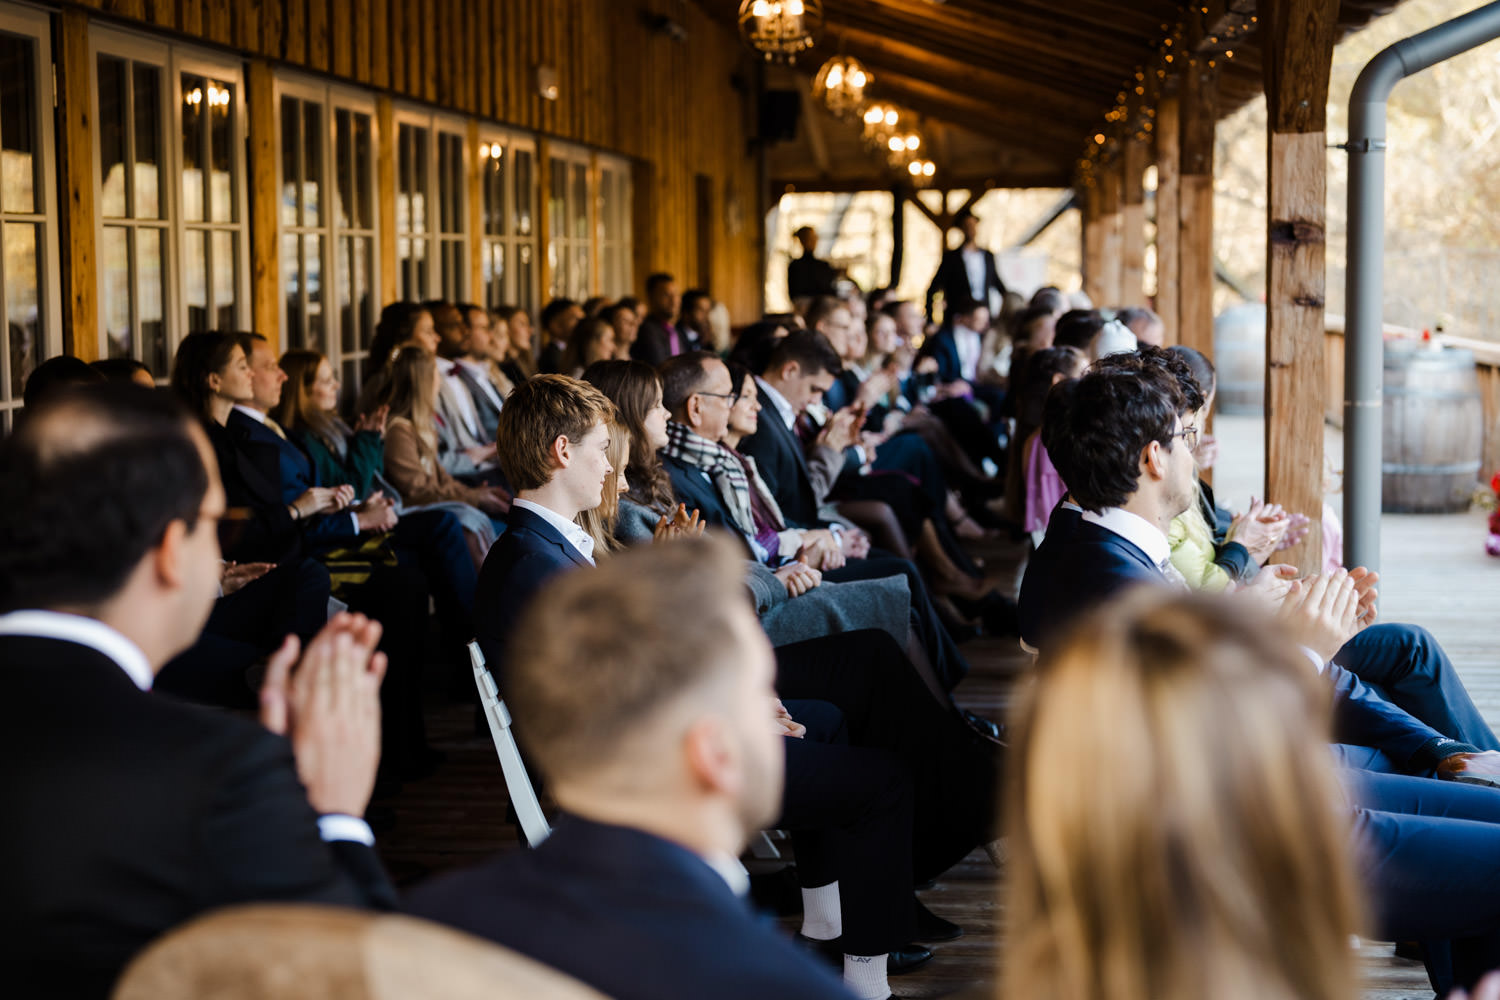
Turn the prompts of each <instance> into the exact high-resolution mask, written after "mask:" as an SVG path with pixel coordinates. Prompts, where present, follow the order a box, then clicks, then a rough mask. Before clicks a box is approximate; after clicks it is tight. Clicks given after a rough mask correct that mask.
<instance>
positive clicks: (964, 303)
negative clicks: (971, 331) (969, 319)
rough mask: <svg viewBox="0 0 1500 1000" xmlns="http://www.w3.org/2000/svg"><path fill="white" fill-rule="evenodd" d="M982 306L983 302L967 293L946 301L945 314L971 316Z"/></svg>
mask: <svg viewBox="0 0 1500 1000" xmlns="http://www.w3.org/2000/svg"><path fill="white" fill-rule="evenodd" d="M982 306H984V303H983V302H980V301H979V300H978V299H976V298H973V297H971V296H968V295H959V296H956V297H955V298H954V299H953V301H952V302H950V303H948V313H947V315H948V316H951V317H957V316H972V315H974V313H975V312H976V311H977V310H978V309H979V308H980V307H982Z"/></svg>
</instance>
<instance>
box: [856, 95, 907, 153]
mask: <svg viewBox="0 0 1500 1000" xmlns="http://www.w3.org/2000/svg"><path fill="white" fill-rule="evenodd" d="M864 122H865V142H867V143H869V144H870V146H872V147H873V148H875V149H885V146H886V140H887V139H889V138H890V137H891V136H893V135H895V134H896V126H897V125H899V124H900V123H901V112H899V111H897V110H896V109H895V108H893V107H890V106H889V105H885V104H872V105H870V106H869V107H868V108H865V113H864Z"/></svg>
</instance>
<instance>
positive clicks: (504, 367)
mask: <svg viewBox="0 0 1500 1000" xmlns="http://www.w3.org/2000/svg"><path fill="white" fill-rule="evenodd" d="M495 327H496V329H497V330H498V329H499V328H500V327H504V328H505V345H504V348H505V349H504V351H503V353H502V356H501V357H500V358H499V359H498V360H499V362H500V370H501V371H503V372H504V373H505V377H506V378H508V379H510V380H511V382H512V383H513V384H514V385H520V384H521V383H522V382H524V381H526V380H527V379H529V378H531V376H533V375H535V374H536V358H535V357H534V356H533V355H532V344H531V317H530V316H528V315H527V314H526V310H524V309H522V308H521V307H520V306H500V307H499V308H498V309H496V310H495Z"/></svg>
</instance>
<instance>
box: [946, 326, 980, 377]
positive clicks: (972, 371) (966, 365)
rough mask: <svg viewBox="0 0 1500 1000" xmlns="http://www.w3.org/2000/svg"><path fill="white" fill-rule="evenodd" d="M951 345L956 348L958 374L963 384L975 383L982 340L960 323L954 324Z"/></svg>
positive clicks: (973, 331)
mask: <svg viewBox="0 0 1500 1000" xmlns="http://www.w3.org/2000/svg"><path fill="white" fill-rule="evenodd" d="M953 343H954V345H955V346H956V347H957V348H958V370H959V374H961V375H962V376H963V380H964V381H965V382H969V383H973V382H975V381H976V380H978V378H979V355H980V354H981V353H983V351H984V338H983V337H981V336H980V335H979V333H978V332H977V331H975V330H970V329H969V328H968V327H966V326H964V325H963V324H962V323H954V324H953Z"/></svg>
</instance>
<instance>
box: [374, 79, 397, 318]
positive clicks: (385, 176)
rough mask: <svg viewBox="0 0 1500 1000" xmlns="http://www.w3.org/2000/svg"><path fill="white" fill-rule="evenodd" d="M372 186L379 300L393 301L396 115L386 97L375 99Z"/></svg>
mask: <svg viewBox="0 0 1500 1000" xmlns="http://www.w3.org/2000/svg"><path fill="white" fill-rule="evenodd" d="M375 190H376V192H377V193H378V194H379V196H380V204H381V205H382V206H383V207H384V209H385V210H384V211H383V212H381V213H380V232H379V234H378V236H377V238H376V242H377V243H379V244H380V301H382V302H395V301H397V300H398V299H399V298H400V296H399V295H397V291H396V286H397V282H396V117H395V109H394V108H393V106H392V105H391V99H390V98H389V97H385V96H381V97H377V98H376V99H375Z"/></svg>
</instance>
